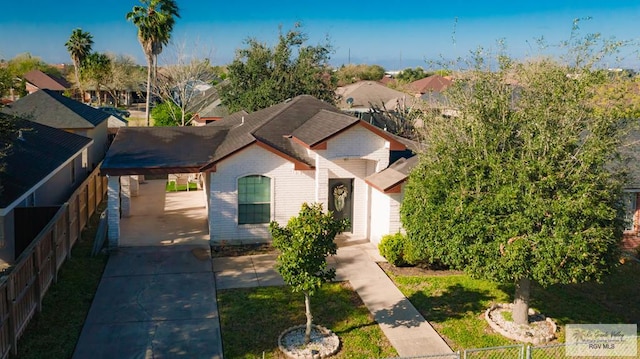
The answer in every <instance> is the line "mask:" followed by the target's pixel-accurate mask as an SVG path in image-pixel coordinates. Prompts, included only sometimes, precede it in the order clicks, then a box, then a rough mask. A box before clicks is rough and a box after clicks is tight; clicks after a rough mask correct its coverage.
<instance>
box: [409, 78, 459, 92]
mask: <svg viewBox="0 0 640 359" xmlns="http://www.w3.org/2000/svg"><path fill="white" fill-rule="evenodd" d="M452 83H453V80H451V78H449V77H443V76H440V75H432V76H428V77H425V78H423V79H420V80H417V81H413V82H411V83H410V84H408V85H407V89H408V90H409V91H411V92H413V93H416V94H425V93H428V92H442V91H444V90H446V89H447V88H448V87H449V86H451V84H452Z"/></svg>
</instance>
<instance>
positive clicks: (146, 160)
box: [101, 126, 228, 175]
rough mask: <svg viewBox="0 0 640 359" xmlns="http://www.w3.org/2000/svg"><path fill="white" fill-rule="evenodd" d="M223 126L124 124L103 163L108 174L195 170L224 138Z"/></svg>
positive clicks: (207, 159) (211, 157) (225, 132)
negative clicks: (140, 125)
mask: <svg viewBox="0 0 640 359" xmlns="http://www.w3.org/2000/svg"><path fill="white" fill-rule="evenodd" d="M227 132H228V129H227V128H225V127H212V126H202V127H191V126H189V127H123V128H120V129H119V130H118V134H117V135H116V138H115V139H114V141H113V143H112V144H111V147H110V148H109V151H108V152H107V155H106V157H105V159H104V162H103V163H102V166H101V167H102V172H103V173H106V174H111V175H123V174H145V173H150V172H156V173H170V172H198V170H199V169H200V168H201V167H202V166H204V165H206V164H207V163H209V162H210V161H211V160H212V159H213V156H214V154H215V152H216V149H217V148H218V147H219V146H220V145H221V143H222V142H223V141H224V139H225V136H226V134H227Z"/></svg>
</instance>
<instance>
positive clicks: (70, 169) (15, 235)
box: [0, 113, 93, 267]
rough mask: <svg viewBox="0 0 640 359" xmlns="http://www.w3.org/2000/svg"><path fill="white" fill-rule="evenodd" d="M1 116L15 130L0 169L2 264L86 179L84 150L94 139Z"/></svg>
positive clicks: (0, 265)
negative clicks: (83, 160)
mask: <svg viewBox="0 0 640 359" xmlns="http://www.w3.org/2000/svg"><path fill="white" fill-rule="evenodd" d="M0 119H2V122H10V123H11V124H12V126H13V128H14V131H12V132H13V138H12V139H11V141H10V144H11V147H10V148H9V150H8V151H7V155H6V157H4V158H3V159H2V163H3V165H4V169H3V171H0V185H1V190H0V267H2V266H6V265H7V264H12V263H13V261H14V260H15V258H16V257H17V256H18V255H19V254H20V252H21V251H22V250H23V249H24V247H25V246H26V245H28V244H29V243H30V242H31V240H33V238H35V236H36V235H37V234H38V232H39V231H40V230H41V229H42V228H41V227H38V226H39V225H44V224H46V223H47V221H45V222H44V223H40V222H39V221H38V218H40V219H42V218H43V213H44V218H46V214H47V213H49V214H51V216H52V215H53V214H55V212H56V211H57V207H59V206H60V205H61V204H63V203H64V202H65V201H66V200H67V199H68V198H69V196H70V195H71V194H72V193H73V191H74V190H75V189H76V188H77V187H78V186H79V185H80V184H81V183H82V181H84V179H85V176H84V175H81V168H82V154H83V153H84V152H86V150H87V148H88V147H89V146H91V144H92V143H93V141H92V140H91V139H89V138H87V137H84V136H79V135H75V134H72V133H69V132H66V131H62V130H59V129H56V128H52V127H49V126H45V125H42V124H40V123H37V122H32V121H28V120H25V119H21V118H19V117H15V116H12V115H7V114H3V113H0ZM52 208H54V209H53V210H52ZM34 211H35V212H34ZM49 218H50V217H49Z"/></svg>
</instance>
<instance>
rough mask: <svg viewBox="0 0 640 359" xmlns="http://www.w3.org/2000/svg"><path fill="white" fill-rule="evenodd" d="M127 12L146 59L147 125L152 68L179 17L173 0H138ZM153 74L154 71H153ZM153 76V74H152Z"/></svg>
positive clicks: (155, 66) (154, 66)
mask: <svg viewBox="0 0 640 359" xmlns="http://www.w3.org/2000/svg"><path fill="white" fill-rule="evenodd" d="M140 2H141V3H142V5H136V6H134V7H133V9H132V10H131V11H130V12H128V13H127V16H126V18H127V20H129V21H131V22H133V24H134V25H136V26H137V27H138V41H140V45H141V46H142V51H143V52H144V55H145V57H146V59H147V64H148V68H147V103H146V110H145V117H146V120H147V126H149V102H150V98H151V83H152V76H151V74H152V69H156V68H157V60H158V55H159V54H160V53H161V52H162V48H163V46H165V45H167V44H168V43H169V39H170V38H171V31H173V25H174V24H175V21H176V18H179V17H180V14H179V12H178V5H177V4H176V1H175V0H140ZM154 74H155V71H154ZM154 78H155V76H154Z"/></svg>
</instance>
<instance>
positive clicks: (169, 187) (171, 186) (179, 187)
mask: <svg viewBox="0 0 640 359" xmlns="http://www.w3.org/2000/svg"><path fill="white" fill-rule="evenodd" d="M176 186H177V189H176ZM166 188H167V192H176V191H186V190H187V185H186V184H181V185H176V183H175V182H167V187H166ZM197 190H198V184H197V183H195V182H192V183H189V191H197Z"/></svg>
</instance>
